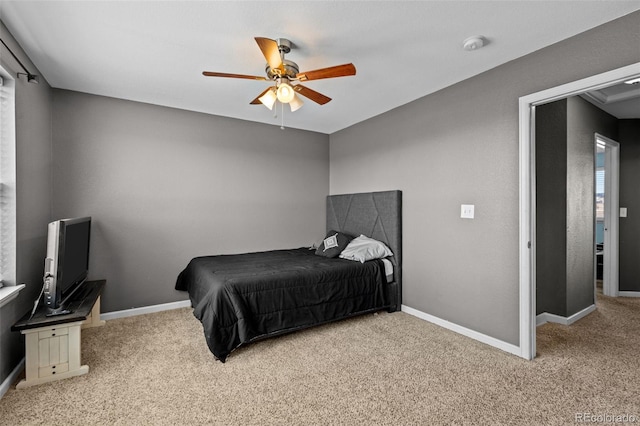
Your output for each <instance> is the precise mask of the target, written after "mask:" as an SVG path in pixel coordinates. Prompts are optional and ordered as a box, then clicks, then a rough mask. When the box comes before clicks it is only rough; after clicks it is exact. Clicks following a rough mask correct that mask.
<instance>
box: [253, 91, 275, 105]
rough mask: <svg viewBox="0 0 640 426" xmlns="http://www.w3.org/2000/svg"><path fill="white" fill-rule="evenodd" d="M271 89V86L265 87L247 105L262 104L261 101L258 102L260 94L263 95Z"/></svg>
mask: <svg viewBox="0 0 640 426" xmlns="http://www.w3.org/2000/svg"><path fill="white" fill-rule="evenodd" d="M271 89H272V88H271V87H267V88H266V89H265V90H264V92H262V93H260V94H259V95H258V96H257V97H256V98H255V99H254V100H252V101H251V102H249V105H262V102H260V98H261V97H262V95H264V94H265V93H267V92H268V91H269V90H271Z"/></svg>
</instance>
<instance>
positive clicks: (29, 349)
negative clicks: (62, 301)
mask: <svg viewBox="0 0 640 426" xmlns="http://www.w3.org/2000/svg"><path fill="white" fill-rule="evenodd" d="M105 283H106V281H105V280H100V281H87V282H85V283H84V284H83V286H82V288H80V289H79V290H78V294H77V295H75V296H74V297H73V300H71V301H70V302H69V303H68V309H69V310H71V311H72V312H71V313H70V314H66V315H58V316H52V317H47V316H46V315H45V313H46V312H45V308H44V307H42V306H41V307H39V308H38V310H37V311H36V312H35V314H34V315H33V317H32V318H29V317H30V316H31V311H29V312H27V313H26V314H25V315H24V316H23V317H22V319H20V321H18V322H17V323H15V324H14V325H13V327H11V330H12V331H20V333H22V334H24V335H25V352H26V362H25V376H26V378H25V379H23V380H21V381H20V383H18V385H17V386H16V389H21V388H25V387H28V386H33V385H39V384H41V383H46V382H52V381H54V380H60V379H66V378H69V377H74V376H79V375H82V374H87V373H88V372H89V366H88V365H81V362H80V329H81V328H88V327H97V326H100V325H103V324H104V323H105V322H104V321H101V320H100V295H101V294H102V289H103V288H104V285H105Z"/></svg>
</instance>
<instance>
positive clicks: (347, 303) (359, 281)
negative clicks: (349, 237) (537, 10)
mask: <svg viewBox="0 0 640 426" xmlns="http://www.w3.org/2000/svg"><path fill="white" fill-rule="evenodd" d="M386 287H387V285H386V279H385V274H384V266H383V264H382V262H381V261H379V260H373V261H369V262H365V263H359V262H354V261H350V260H344V259H339V258H335V259H328V258H326V257H323V256H317V255H315V254H314V251H313V250H308V249H306V248H300V249H292V250H274V251H267V252H259V253H247V254H238V255H221V256H207V257H197V258H194V259H192V260H191V262H190V263H189V265H188V266H187V267H186V269H185V270H184V271H182V272H181V273H180V275H179V276H178V280H177V282H176V289H177V290H184V291H188V292H189V297H190V299H191V305H192V306H193V308H194V310H193V313H194V315H195V316H196V318H198V319H199V320H200V322H202V326H203V328H204V334H205V338H206V340H207V344H208V346H209V349H210V350H211V352H212V353H213V354H214V355H215V356H216V358H218V359H219V360H220V361H222V362H224V361H225V360H226V358H227V356H228V355H229V354H230V353H231V351H233V350H234V349H235V348H237V347H238V346H240V345H242V344H245V343H248V342H251V341H253V340H256V339H259V338H263V337H268V336H273V335H277V334H281V333H286V332H290V331H294V330H298V329H302V328H306V327H310V326H313V325H318V324H323V323H326V322H329V321H334V320H338V319H342V318H347V317H350V316H353V315H357V314H361V313H365V312H371V311H375V310H380V309H385V308H388V307H389V306H388V305H387V303H388V302H387V300H388V297H387V295H386Z"/></svg>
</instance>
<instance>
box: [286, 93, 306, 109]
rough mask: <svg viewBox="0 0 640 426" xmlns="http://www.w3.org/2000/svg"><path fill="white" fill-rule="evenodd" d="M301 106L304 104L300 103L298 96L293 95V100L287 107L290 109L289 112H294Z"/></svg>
mask: <svg viewBox="0 0 640 426" xmlns="http://www.w3.org/2000/svg"><path fill="white" fill-rule="evenodd" d="M302 105H304V102H302V99H300V96H298V95H296V94H295V93H294V94H293V99H291V102H289V107H291V112H295V111H297V110H299V109H300V108H302Z"/></svg>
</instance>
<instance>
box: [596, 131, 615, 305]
mask: <svg viewBox="0 0 640 426" xmlns="http://www.w3.org/2000/svg"><path fill="white" fill-rule="evenodd" d="M598 141H601V142H603V143H604V145H605V160H604V175H605V177H604V193H605V196H604V200H605V201H604V230H605V231H604V253H603V263H604V265H603V266H604V267H603V270H602V282H603V286H602V293H603V294H604V295H605V296H611V297H618V290H619V285H618V283H619V276H620V274H619V268H618V266H619V258H618V256H619V253H618V250H619V235H620V234H619V222H620V219H619V218H620V144H619V143H618V142H616V141H614V140H613V139H609V138H608V137H606V136H603V135H601V134H599V133H596V134H595V143H597V142H598Z"/></svg>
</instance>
